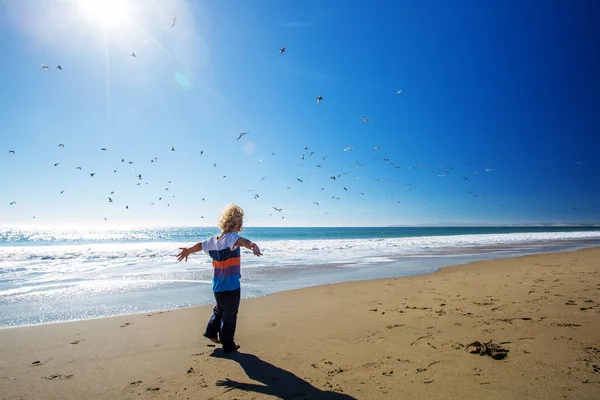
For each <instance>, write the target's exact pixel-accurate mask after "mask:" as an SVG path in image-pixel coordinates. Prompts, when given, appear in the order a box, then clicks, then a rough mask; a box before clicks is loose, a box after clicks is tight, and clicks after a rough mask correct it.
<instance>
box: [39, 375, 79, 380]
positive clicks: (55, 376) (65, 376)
mask: <svg viewBox="0 0 600 400" xmlns="http://www.w3.org/2000/svg"><path fill="white" fill-rule="evenodd" d="M72 377H73V374H70V375H61V374H54V375H50V376H45V377H44V379H48V380H49V381H53V380H55V379H61V380H62V379H71V378H72Z"/></svg>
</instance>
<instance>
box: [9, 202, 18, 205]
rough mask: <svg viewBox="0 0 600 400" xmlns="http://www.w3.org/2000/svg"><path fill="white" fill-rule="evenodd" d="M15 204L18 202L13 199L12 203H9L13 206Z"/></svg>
mask: <svg viewBox="0 0 600 400" xmlns="http://www.w3.org/2000/svg"><path fill="white" fill-rule="evenodd" d="M15 204H17V202H16V201H11V202H10V204H9V206H12V205H15Z"/></svg>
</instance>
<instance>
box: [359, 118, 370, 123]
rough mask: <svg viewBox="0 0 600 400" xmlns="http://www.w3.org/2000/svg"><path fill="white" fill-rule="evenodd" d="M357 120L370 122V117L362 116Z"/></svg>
mask: <svg viewBox="0 0 600 400" xmlns="http://www.w3.org/2000/svg"><path fill="white" fill-rule="evenodd" d="M358 120H359V121H362V122H371V118H363V117H361V118H359V119H358Z"/></svg>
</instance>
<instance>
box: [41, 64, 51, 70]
mask: <svg viewBox="0 0 600 400" xmlns="http://www.w3.org/2000/svg"><path fill="white" fill-rule="evenodd" d="M42 68H44V69H45V70H46V71H50V67H49V66H47V65H46V64H42Z"/></svg>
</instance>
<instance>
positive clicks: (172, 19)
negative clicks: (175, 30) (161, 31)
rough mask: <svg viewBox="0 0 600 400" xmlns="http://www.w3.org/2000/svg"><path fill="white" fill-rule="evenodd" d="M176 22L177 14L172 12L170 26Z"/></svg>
mask: <svg viewBox="0 0 600 400" xmlns="http://www.w3.org/2000/svg"><path fill="white" fill-rule="evenodd" d="M175 24H177V15H175V14H173V18H171V28H172V27H174V26H175Z"/></svg>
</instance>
